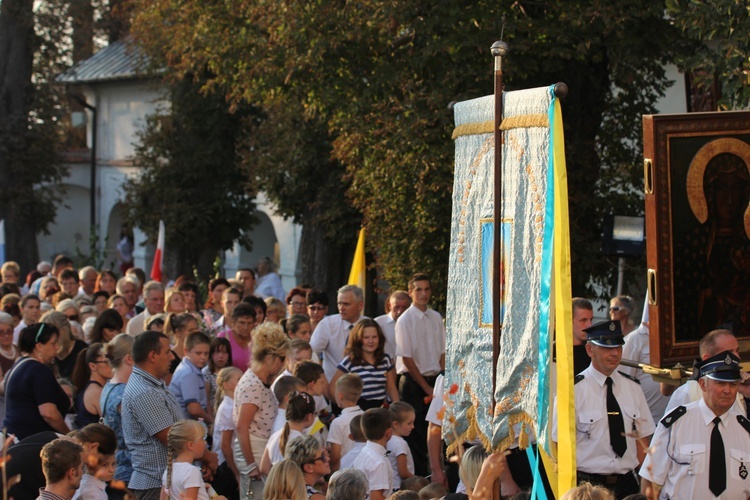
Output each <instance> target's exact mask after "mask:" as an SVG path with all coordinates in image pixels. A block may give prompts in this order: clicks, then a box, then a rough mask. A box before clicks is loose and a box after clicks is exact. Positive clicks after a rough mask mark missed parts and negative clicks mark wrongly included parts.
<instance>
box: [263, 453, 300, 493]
mask: <svg viewBox="0 0 750 500" xmlns="http://www.w3.org/2000/svg"><path fill="white" fill-rule="evenodd" d="M263 498H264V500H307V492H306V491H305V476H303V475H302V470H301V469H300V468H299V465H297V464H296V463H294V462H292V461H291V460H282V461H281V462H278V463H277V464H276V465H274V466H273V467H272V468H271V472H269V473H268V478H267V479H266V486H265V488H263Z"/></svg>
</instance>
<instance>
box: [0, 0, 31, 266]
mask: <svg viewBox="0 0 750 500" xmlns="http://www.w3.org/2000/svg"><path fill="white" fill-rule="evenodd" d="M33 4H34V2H33V0H3V2H2V4H0V186H2V189H3V193H2V194H0V218H2V219H5V233H6V256H7V258H8V259H9V260H15V261H16V262H18V263H19V264H20V265H21V270H22V272H24V273H25V272H28V271H30V270H31V269H33V268H34V266H36V263H37V260H38V253H39V251H38V248H37V242H36V228H35V224H34V217H33V213H29V211H28V210H22V209H20V208H21V207H28V205H21V204H17V203H13V201H12V200H17V199H19V198H18V197H19V195H20V196H30V195H31V189H32V187H31V185H28V183H25V182H24V179H23V178H21V176H20V175H13V167H14V162H16V161H18V160H17V158H18V157H19V156H20V153H22V152H23V151H24V150H25V149H26V148H28V147H29V144H28V140H29V137H28V136H27V133H26V131H27V129H28V105H29V102H30V101H31V98H32V92H33V88H32V84H31V72H32V64H33V57H34V46H35V34H34V12H33Z"/></svg>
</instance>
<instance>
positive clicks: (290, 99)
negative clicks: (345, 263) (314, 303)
mask: <svg viewBox="0 0 750 500" xmlns="http://www.w3.org/2000/svg"><path fill="white" fill-rule="evenodd" d="M663 11H664V4H663V3H661V2H652V1H646V0H629V1H624V2H608V1H604V0H579V1H575V2H562V1H553V2H536V1H513V2H510V1H501V2H497V1H495V2H490V1H487V0H479V1H477V2H470V3H468V4H467V3H466V2H459V1H445V2H428V1H413V0H412V1H405V0H396V1H393V2H382V1H376V0H361V1H358V2H329V1H323V0H313V1H305V2H301V1H298V0H281V1H273V2H269V1H263V0H261V1H258V2H241V1H239V0H230V1H228V2H220V3H216V2H203V1H199V0H181V1H179V2H176V1H175V0H155V1H149V2H146V1H145V0H141V1H140V3H139V7H138V8H137V9H136V12H137V15H136V18H135V19H134V24H133V32H134V34H135V36H136V38H137V39H138V40H139V41H140V42H141V44H142V46H143V47H144V48H145V50H147V51H148V52H149V53H150V54H151V56H152V57H154V58H155V59H158V58H161V59H160V60H161V61H164V62H165V63H166V64H168V65H169V68H170V71H171V74H172V75H175V77H177V78H179V77H181V76H184V75H187V74H190V72H192V71H195V70H196V69H197V68H198V69H207V70H208V71H210V73H211V75H212V78H210V79H209V80H208V81H207V82H206V85H205V90H218V91H220V92H222V93H224V94H225V95H226V96H227V98H228V99H229V101H230V102H232V103H235V104H237V103H242V102H252V103H257V104H259V105H261V106H263V107H264V108H268V109H274V110H278V109H281V108H285V107H288V108H289V109H293V110H294V113H296V114H297V115H298V116H299V117H300V119H303V120H304V121H305V122H306V123H309V124H311V125H312V126H313V128H315V129H321V130H324V131H325V133H324V134H322V136H325V137H327V138H329V140H330V144H331V147H330V158H326V159H325V161H323V159H321V162H320V165H321V167H322V165H323V164H326V162H328V161H330V160H331V159H333V160H335V161H337V162H339V163H340V164H341V165H343V167H344V169H345V170H344V171H343V172H338V171H331V172H330V173H329V172H327V171H325V170H320V171H317V170H314V169H313V170H310V172H309V173H310V174H312V175H313V176H314V175H321V174H322V175H332V176H335V177H334V178H335V179H336V180H337V181H340V182H341V183H342V184H343V185H344V186H347V200H348V201H349V203H351V205H352V206H353V207H355V208H356V209H358V210H359V211H360V212H361V213H362V215H363V218H364V224H365V225H366V226H367V228H368V239H369V240H368V246H369V247H370V249H371V250H373V251H374V252H375V254H376V258H377V265H378V267H379V269H380V270H381V271H382V275H383V276H384V277H385V278H386V279H388V280H389V281H390V282H391V283H392V284H394V285H396V286H399V287H400V286H404V285H405V281H406V279H407V277H408V276H409V275H410V274H411V273H413V272H415V271H421V270H425V271H428V272H430V273H432V274H433V276H434V278H435V284H434V286H433V289H434V290H436V291H442V290H444V285H445V282H446V278H447V262H448V252H449V248H448V244H449V243H448V242H449V232H450V227H449V226H450V212H451V192H452V183H453V180H452V177H453V176H452V165H453V144H452V143H451V141H450V134H451V130H452V128H453V123H452V115H451V112H450V111H449V109H448V105H449V103H451V102H452V101H457V100H464V99H468V98H473V97H478V96H481V95H485V94H488V93H491V91H492V82H491V70H492V58H491V55H490V53H489V46H490V45H491V44H492V42H493V41H494V40H496V39H498V38H500V33H501V30H502V27H501V21H500V20H501V18H502V17H503V15H506V18H507V26H506V27H505V39H506V41H507V42H508V43H509V44H510V46H511V53H510V55H509V56H508V57H507V60H506V63H505V75H506V89H507V90H513V89H518V88H526V87H531V86H542V85H544V86H546V85H549V84H552V83H555V82H557V81H565V82H566V83H567V84H568V86H569V88H570V93H569V95H568V97H567V98H566V99H565V100H564V101H563V112H564V117H565V132H566V146H567V161H568V169H569V179H570V196H571V214H573V217H572V220H571V231H572V235H573V255H574V262H573V265H574V292H575V293H578V294H586V293H588V294H589V295H590V294H591V293H592V290H590V289H588V290H587V287H588V286H589V284H590V277H591V276H594V277H595V278H597V279H599V280H606V279H607V276H608V275H609V274H610V273H611V272H613V271H614V269H613V266H611V264H610V262H609V261H608V260H607V259H606V258H604V257H603V256H601V255H599V251H598V249H599V246H600V229H599V228H600V224H601V220H602V218H603V216H604V215H605V214H607V213H610V210H612V208H611V207H613V206H614V207H617V208H618V210H620V209H621V210H623V211H626V212H634V213H623V215H631V214H632V215H635V213H640V212H642V203H641V202H640V200H639V198H640V190H639V185H640V182H641V181H640V176H639V174H638V172H640V167H639V164H640V162H639V161H637V157H638V149H639V148H638V146H639V144H640V116H641V114H643V113H648V112H652V111H653V107H652V106H653V103H654V101H655V99H656V98H657V97H658V96H659V95H661V94H662V93H663V91H664V90H665V88H666V86H667V82H666V79H665V76H664V71H663V69H662V65H663V64H664V63H665V62H668V61H669V60H670V59H671V58H672V57H673V55H674V53H675V51H676V50H677V49H678V48H679V47H680V44H678V43H677V41H678V33H677V30H675V29H674V27H673V26H671V25H670V24H669V22H668V21H667V20H665V19H664V16H663ZM165 19H167V20H169V22H164V20H165ZM269 116H271V119H273V116H274V115H273V114H270V115H269ZM277 126H278V127H282V128H286V127H289V126H291V127H294V126H295V125H293V124H292V123H291V122H289V121H286V122H284V121H283V120H282V121H279V122H277ZM280 136H282V137H285V135H284V134H280ZM294 144H295V145H296V144H297V143H294ZM279 147H282V146H279ZM319 152H320V153H323V151H319ZM252 154H253V152H249V153H248V157H252ZM268 168H270V169H272V170H273V171H275V173H274V174H273V176H275V177H277V178H279V177H280V178H287V179H290V178H292V177H296V175H297V173H296V172H295V170H294V168H296V167H290V165H289V163H287V162H278V163H277V162H271V164H270V165H269V166H268ZM285 176H287V177H285ZM292 182H293V183H294V184H295V185H296V184H298V183H299V185H300V186H304V185H305V182H306V181H301V180H300V179H296V178H295V179H294V181H292ZM282 185H283V187H284V189H275V188H274V184H273V183H267V184H264V185H263V187H265V188H268V189H269V191H270V194H271V196H272V197H273V198H274V199H276V200H277V201H280V205H282V206H289V207H290V211H289V212H287V213H288V214H290V215H292V214H293V215H295V216H298V215H299V207H294V206H293V204H292V205H287V204H286V202H288V201H289V200H292V201H294V200H295V198H296V197H298V196H299V195H300V193H301V192H300V191H296V189H294V188H293V187H292V185H291V184H287V183H282ZM287 188H289V189H288V190H287ZM302 192H304V188H303V191H302ZM438 298H440V299H442V298H444V295H443V296H442V297H440V296H439V297H438Z"/></svg>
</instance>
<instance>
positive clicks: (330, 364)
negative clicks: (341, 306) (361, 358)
mask: <svg viewBox="0 0 750 500" xmlns="http://www.w3.org/2000/svg"><path fill="white" fill-rule="evenodd" d="M363 318H364V316H360V317H359V319H358V320H357V321H360V320H361V319H363ZM357 321H355V322H354V323H357ZM354 323H349V322H348V321H345V320H344V319H343V318H342V317H341V315H340V314H333V315H331V316H326V317H325V318H323V319H322V320H320V323H318V326H317V327H316V328H315V331H314V332H313V334H312V337H310V345H311V346H312V350H313V352H316V353H318V354H321V353H322V354H323V371H324V372H325V374H326V378H327V379H328V381H329V382H330V381H331V379H332V378H333V376H334V375H335V374H336V367H337V366H338V364H339V362H340V361H341V360H342V359H344V351H345V350H346V343H347V342H348V341H349V333H350V332H351V328H350V327H352V326H354Z"/></svg>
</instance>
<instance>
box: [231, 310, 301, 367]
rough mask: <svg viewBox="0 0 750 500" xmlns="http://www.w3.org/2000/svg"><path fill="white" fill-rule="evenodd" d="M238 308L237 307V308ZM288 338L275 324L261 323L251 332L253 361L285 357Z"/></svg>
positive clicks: (287, 351)
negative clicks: (271, 357) (269, 357)
mask: <svg viewBox="0 0 750 500" xmlns="http://www.w3.org/2000/svg"><path fill="white" fill-rule="evenodd" d="M238 307H239V306H238ZM288 353H289V337H287V335H286V333H284V329H283V328H281V325H279V324H277V323H263V324H262V325H260V326H258V327H256V328H255V329H254V330H253V361H254V362H256V363H260V362H262V361H263V359H264V358H265V357H266V356H268V355H269V354H270V355H273V356H279V357H286V355H287V354H288Z"/></svg>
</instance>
